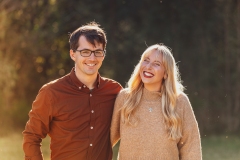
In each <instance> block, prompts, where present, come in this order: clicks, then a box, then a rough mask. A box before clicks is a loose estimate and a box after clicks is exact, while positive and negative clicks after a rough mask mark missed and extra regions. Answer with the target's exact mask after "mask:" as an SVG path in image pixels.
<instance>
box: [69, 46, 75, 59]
mask: <svg viewBox="0 0 240 160" xmlns="http://www.w3.org/2000/svg"><path fill="white" fill-rule="evenodd" d="M69 54H70V57H71V59H72V60H73V61H75V59H76V57H75V52H74V51H73V50H72V49H70V51H69Z"/></svg>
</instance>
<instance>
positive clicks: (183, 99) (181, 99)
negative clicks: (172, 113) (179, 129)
mask: <svg viewBox="0 0 240 160" xmlns="http://www.w3.org/2000/svg"><path fill="white" fill-rule="evenodd" d="M177 106H178V108H184V107H187V106H191V104H190V101H189V98H188V96H187V95H186V93H184V92H180V93H179V94H178V96H177Z"/></svg>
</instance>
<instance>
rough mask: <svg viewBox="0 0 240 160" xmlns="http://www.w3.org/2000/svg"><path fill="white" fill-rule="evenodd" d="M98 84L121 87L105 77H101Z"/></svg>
mask: <svg viewBox="0 0 240 160" xmlns="http://www.w3.org/2000/svg"><path fill="white" fill-rule="evenodd" d="M100 84H104V85H112V86H116V87H121V88H122V85H121V84H120V83H119V82H117V81H115V80H113V79H111V78H106V77H101V81H100Z"/></svg>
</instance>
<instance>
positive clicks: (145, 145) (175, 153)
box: [111, 89, 202, 160]
mask: <svg viewBox="0 0 240 160" xmlns="http://www.w3.org/2000/svg"><path fill="white" fill-rule="evenodd" d="M126 94H127V92H126V89H125V90H123V91H121V93H119V95H118V97H117V99H116V102H115V108H114V112H113V118H112V125H111V141H112V144H114V145H115V144H116V143H117V141H118V140H119V139H120V138H121V142H120V147H119V159H120V160H201V159H202V152H201V142H200V135H199V130H198V125H197V121H196V119H195V116H194V113H193V110H192V107H191V104H190V102H189V100H188V97H187V96H186V95H185V94H184V93H181V94H180V95H179V96H178V99H177V106H176V107H177V113H178V115H179V116H180V118H181V119H182V126H183V131H182V134H183V136H182V138H180V139H178V140H170V139H168V136H169V135H168V134H167V130H166V127H165V123H164V117H163V113H162V108H161V107H162V105H161V95H160V94H159V92H151V91H148V90H147V89H144V90H143V97H142V100H141V102H140V104H139V106H138V108H137V110H136V112H135V115H134V116H133V117H132V118H131V121H132V122H135V120H136V119H137V120H138V124H137V126H131V125H129V124H123V123H122V122H121V120H120V112H119V109H120V108H121V107H122V105H123V103H124V101H125V97H126ZM150 108H151V112H150V110H149V109H150Z"/></svg>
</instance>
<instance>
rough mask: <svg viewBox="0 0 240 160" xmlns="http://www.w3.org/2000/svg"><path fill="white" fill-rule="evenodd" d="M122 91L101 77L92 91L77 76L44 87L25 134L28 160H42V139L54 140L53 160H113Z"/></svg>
mask: <svg viewBox="0 0 240 160" xmlns="http://www.w3.org/2000/svg"><path fill="white" fill-rule="evenodd" d="M121 89H122V87H121V85H120V84H119V83H117V82H116V81H113V80H111V79H108V78H103V77H101V76H100V75H98V78H97V83H96V85H95V87H94V89H92V90H89V88H87V87H86V86H85V85H84V84H83V83H81V82H80V81H79V80H78V79H77V77H76V75H75V72H74V68H73V69H72V71H71V73H70V74H68V75H66V76H64V77H62V78H60V79H57V80H55V81H52V82H50V83H48V84H46V85H44V86H43V87H42V88H41V89H40V91H39V93H38V95H37V97H36V99H35V101H34V102H33V105H32V110H31V111H30V112H29V121H28V122H27V124H26V127H25V130H24V131H23V136H24V139H23V149H24V152H25V159H26V160H42V153H41V150H40V146H41V141H42V138H45V137H46V135H47V134H48V135H49V136H50V137H51V144H50V149H51V159H52V160H111V159H112V147H111V143H110V135H109V134H110V133H109V129H110V124H111V117H112V111H113V106H114V101H115V98H116V95H117V94H118V92H119V91H120V90H121Z"/></svg>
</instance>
